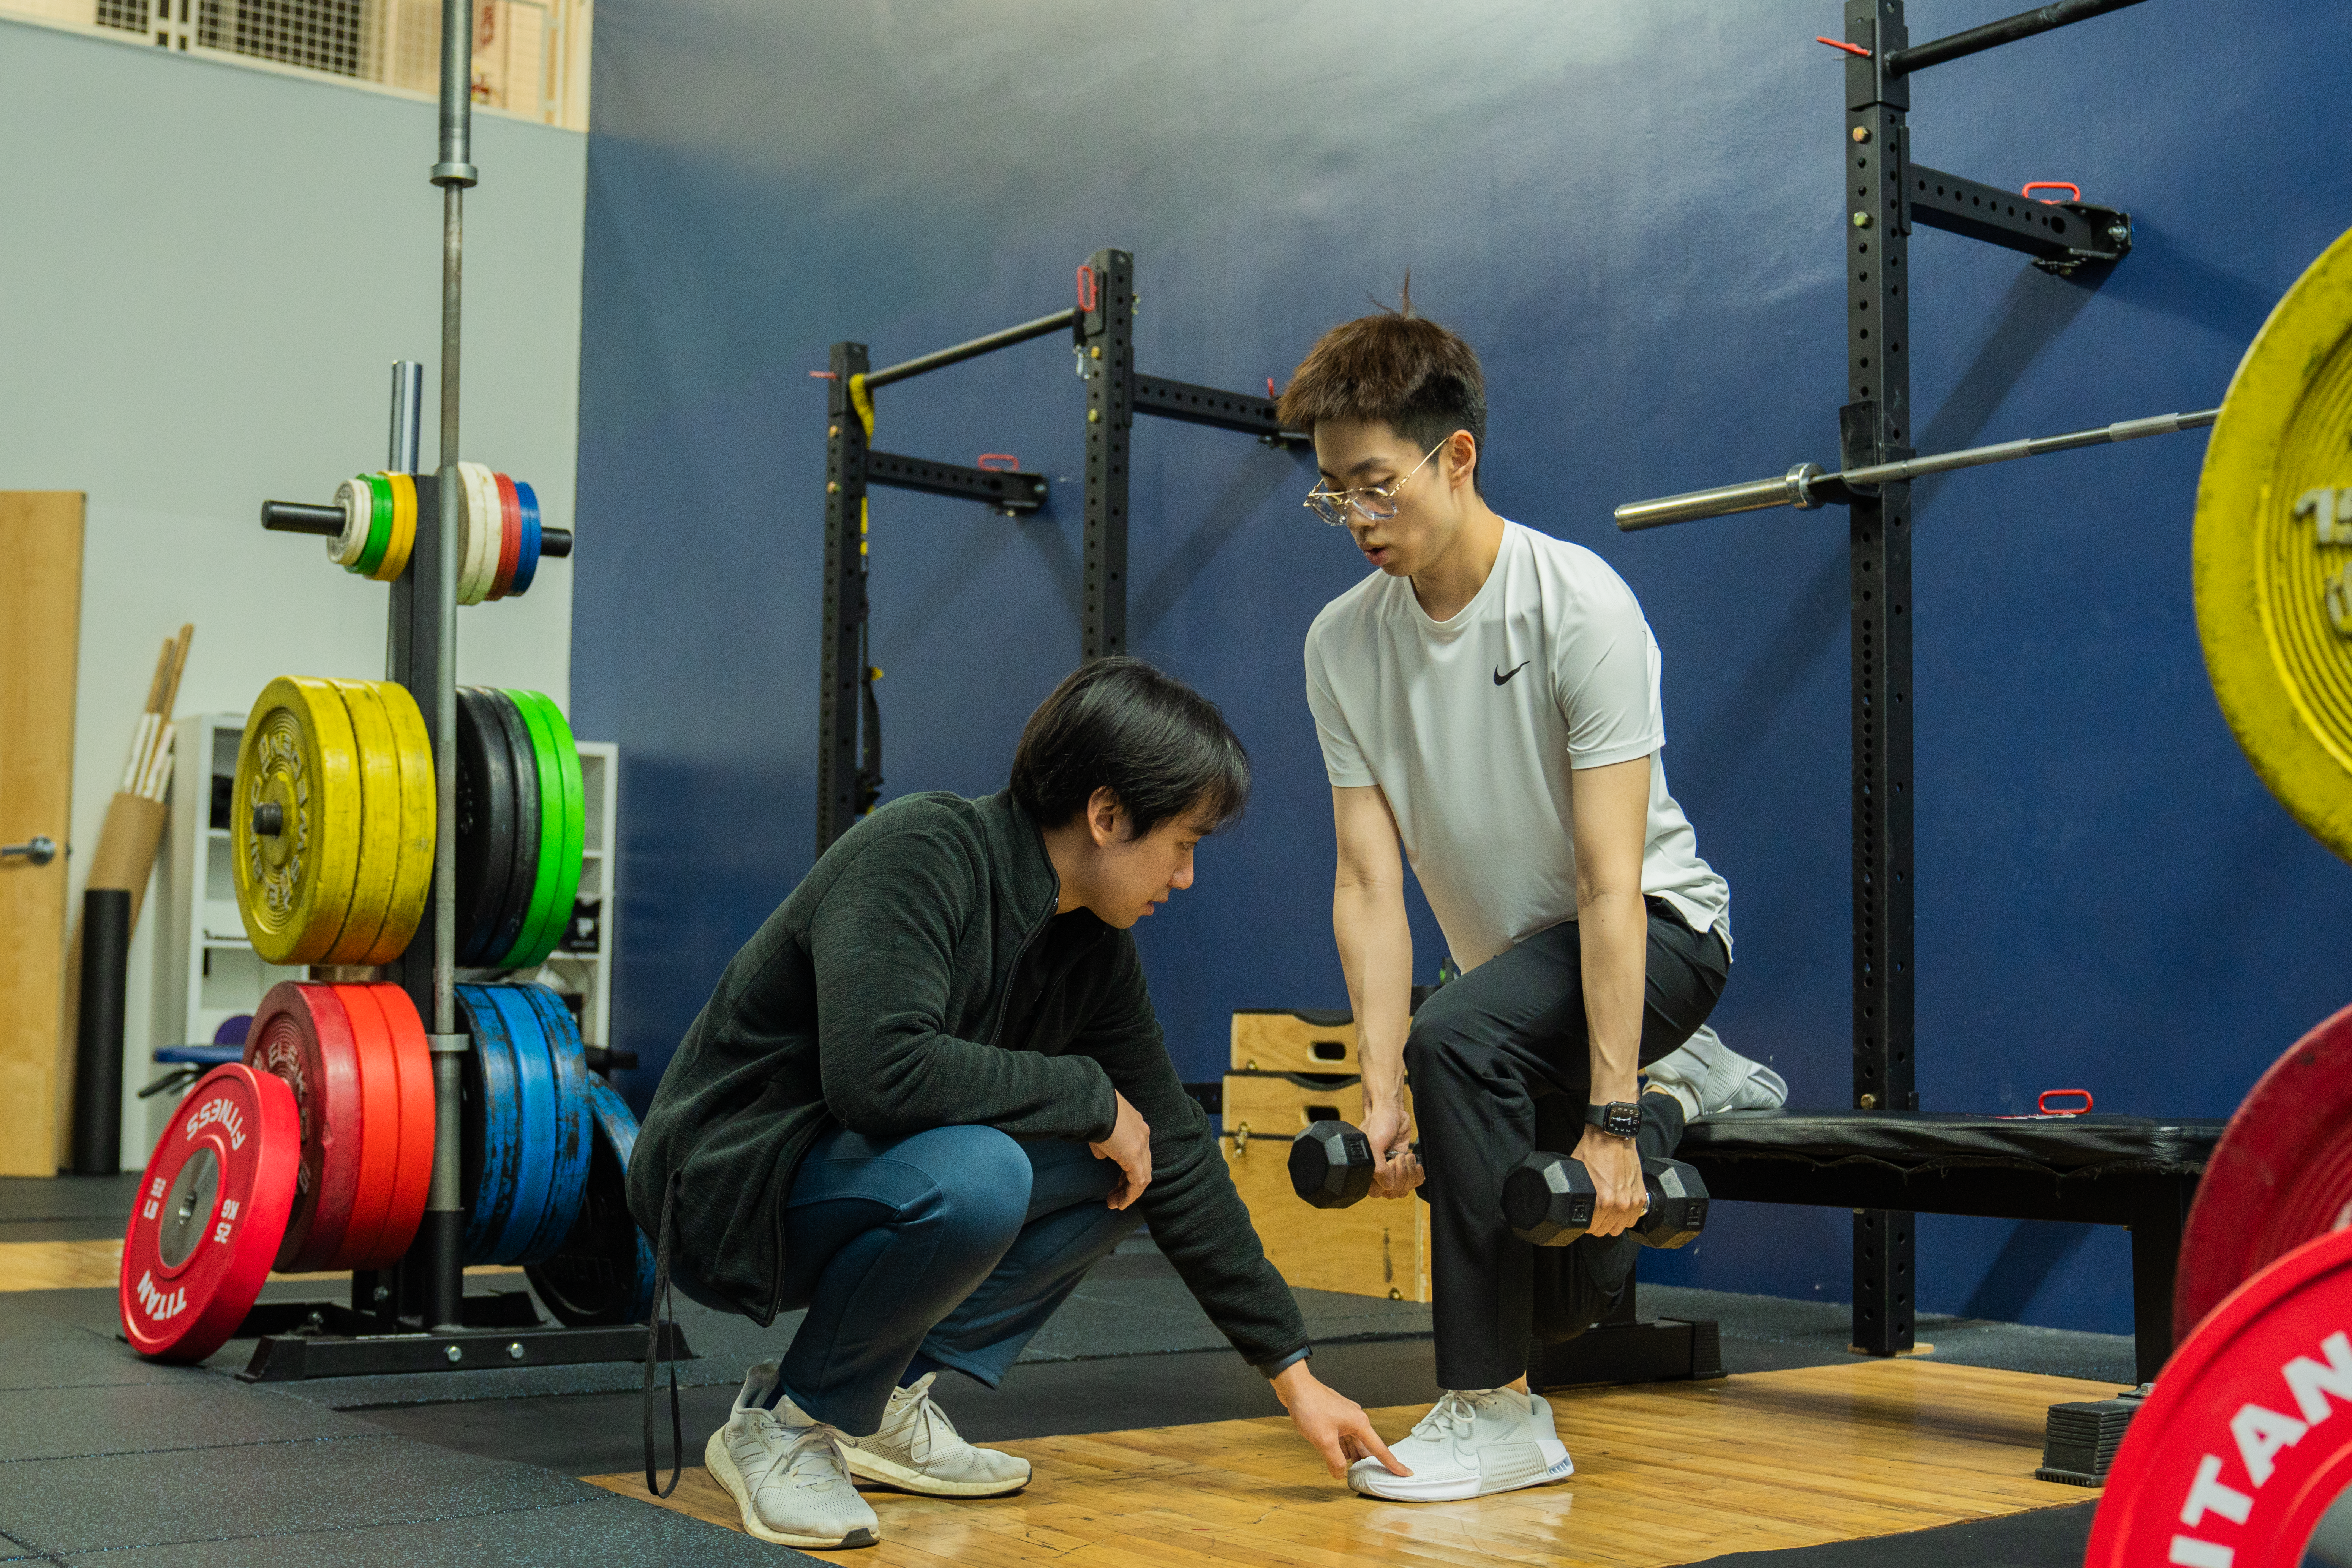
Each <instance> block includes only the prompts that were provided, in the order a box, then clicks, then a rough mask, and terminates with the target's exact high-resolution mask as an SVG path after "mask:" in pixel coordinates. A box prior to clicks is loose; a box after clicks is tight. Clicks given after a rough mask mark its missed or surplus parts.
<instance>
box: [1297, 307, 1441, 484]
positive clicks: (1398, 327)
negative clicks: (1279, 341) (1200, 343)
mask: <svg viewBox="0 0 2352 1568" xmlns="http://www.w3.org/2000/svg"><path fill="white" fill-rule="evenodd" d="M1373 303H1374V304H1379V303H1380V302H1379V301H1378V300H1374V301H1373ZM1276 416H1277V417H1278V418H1280V419H1281V421H1282V423H1283V426H1284V427H1285V428H1286V429H1291V430H1305V431H1307V432H1308V433H1309V434H1312V433H1313V431H1314V429H1315V426H1316V424H1317V422H1318V421H1319V420H1324V419H1362V420H1381V421H1384V422H1385V423H1386V424H1387V425H1388V426H1389V428H1390V429H1391V430H1394V431H1395V432H1396V433H1397V434H1398V435H1399V436H1402V437H1404V438H1405V439H1406V440H1408V441H1410V442H1412V444H1413V445H1414V446H1416V447H1421V448H1422V449H1423V450H1424V451H1426V450H1427V449H1428V448H1430V447H1434V446H1436V445H1437V444H1438V443H1439V442H1440V441H1443V440H1444V439H1445V438H1446V437H1449V436H1451V435H1453V434H1454V432H1455V431H1456V430H1467V431H1468V432H1470V439H1471V440H1472V441H1473V442H1475V444H1476V445H1477V447H1478V456H1479V458H1480V462H1479V464H1478V467H1477V468H1474V469H1472V470H1471V476H1470V477H1471V482H1472V483H1473V484H1474V485H1477V488H1478V489H1480V490H1481V491H1482V492H1483V490H1484V489H1485V488H1486V487H1485V486H1484V485H1480V484H1478V481H1479V480H1480V479H1483V478H1484V477H1485V470H1486V462H1485V460H1484V459H1485V458H1486V375H1485V374H1484V373H1483V372H1482V371H1480V370H1479V368H1478V355H1477V353H1476V351H1475V350H1473V349H1472V348H1471V346H1470V345H1469V344H1468V343H1466V342H1463V341H1462V340H1461V339H1460V338H1459V337H1456V336H1455V335H1454V333H1452V332H1450V331H1446V330H1445V329H1444V327H1441V326H1439V325H1438V324H1437V323H1436V322H1435V321H1430V320H1428V319H1427V318H1425V317H1423V316H1417V315H1415V314H1413V310H1412V273H1410V272H1408V273H1406V274H1405V279H1404V288H1403V289H1402V290H1401V291H1400V293H1399V296H1398V300H1397V307H1396V309H1394V310H1390V309H1388V308H1387V307H1386V306H1382V307H1381V311H1380V313H1379V314H1378V315H1372V316H1359V317H1358V318H1356V320H1354V321H1342V322H1341V323H1340V324H1339V325H1338V326H1336V327H1334V328H1332V329H1331V330H1330V331H1328V332H1326V333H1324V334H1323V336H1322V337H1321V338H1320V339H1318V340H1317V342H1316V344H1315V346H1314V347H1313V348H1312V349H1310V350H1308V351H1307V357H1306V358H1305V359H1304V360H1301V361H1300V362H1299V364H1298V369H1297V371H1295V372H1294V373H1292V374H1291V377H1290V385H1289V386H1288V387H1286V389H1284V391H1283V394H1282V400H1281V403H1280V405H1278V407H1277V408H1276Z"/></svg>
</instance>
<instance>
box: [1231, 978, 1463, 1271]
mask: <svg viewBox="0 0 2352 1568" xmlns="http://www.w3.org/2000/svg"><path fill="white" fill-rule="evenodd" d="M1285 1016H1286V1015H1285ZM1353 1045H1354V1041H1353V1040H1352V1039H1350V1040H1349V1046H1350V1047H1351V1048H1352V1047H1353ZM1223 1116H1224V1126H1225V1132H1224V1136H1223V1138H1222V1139H1220V1140H1219V1144H1220V1147H1222V1148H1223V1151H1224V1155H1225V1168H1226V1169H1227V1170H1229V1171H1231V1172H1232V1173H1233V1177H1234V1188H1235V1189H1236V1190H1237V1191H1238V1192H1240V1194H1241V1195H1242V1203H1243V1204H1244V1205H1245V1206H1246V1207H1247V1208H1248V1209H1249V1215H1250V1224H1251V1225H1252V1226H1255V1228H1256V1231H1257V1234H1258V1239H1259V1240H1260V1241H1261V1242H1263V1243H1264V1244H1265V1255H1266V1257H1267V1258H1268V1259H1270V1260H1271V1261H1272V1262H1273V1264H1274V1266H1275V1268H1276V1269H1277V1270H1278V1271H1279V1272H1280V1273H1281V1275H1282V1277H1283V1279H1286V1280H1287V1281H1288V1282H1289V1283H1290V1284H1292V1285H1293V1286H1296V1287H1298V1288H1300V1289H1309V1290H1339V1291H1344V1292H1345V1293H1347V1294H1349V1295H1351V1296H1381V1297H1385V1298H1387V1299H1388V1300H1395V1301H1426V1300H1429V1205H1427V1204H1424V1203H1423V1202H1422V1201H1421V1200H1420V1199H1419V1198H1417V1197H1414V1198H1405V1199H1394V1198H1381V1197H1368V1198H1366V1199H1364V1201H1363V1202H1361V1203H1360V1204H1357V1205H1353V1206H1352V1207H1349V1208H1344V1209H1318V1208H1317V1207H1315V1206H1314V1205H1311V1204H1308V1203H1306V1202H1304V1201H1302V1200H1301V1199H1300V1198H1299V1196H1298V1194H1297V1193H1294V1192H1292V1191H1291V1190H1290V1165H1289V1161H1290V1141H1291V1139H1292V1138H1293V1137H1295V1136H1297V1133H1299V1132H1300V1131H1303V1130H1304V1129H1305V1128H1306V1126H1307V1123H1308V1122H1309V1121H1332V1120H1338V1121H1347V1122H1350V1123H1354V1124H1357V1125H1361V1124H1362V1121H1363V1118H1364V1089H1363V1084H1362V1083H1361V1082H1360V1080H1359V1079H1355V1078H1352V1077H1330V1076H1324V1075H1310V1074H1305V1073H1286V1072H1237V1073H1230V1074H1228V1075H1226V1078H1225V1082H1224V1111H1223Z"/></svg>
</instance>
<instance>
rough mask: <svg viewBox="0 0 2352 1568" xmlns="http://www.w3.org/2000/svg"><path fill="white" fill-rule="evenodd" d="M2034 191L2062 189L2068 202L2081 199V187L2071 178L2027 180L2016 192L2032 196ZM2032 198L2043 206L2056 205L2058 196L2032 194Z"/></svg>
mask: <svg viewBox="0 0 2352 1568" xmlns="http://www.w3.org/2000/svg"><path fill="white" fill-rule="evenodd" d="M2036 191H2063V192H2065V193H2066V199H2067V200H2068V201H2070V202H2079V201H2081V200H2082V199H2083V187H2082V186H2080V185H2078V184H2075V183H2074V181H2072V180H2029V181H2028V182H2026V184H2023V185H2022V186H2021V187H2020V188H2019V190H2018V193H2017V194H2018V195H2021V196H2032V195H2033V193H2034V192H2036ZM2033 199H2034V200H2035V201H2038V202H2040V203H2042V205H2044V206H2056V205H2058V198H2057V197H2055V196H2033Z"/></svg>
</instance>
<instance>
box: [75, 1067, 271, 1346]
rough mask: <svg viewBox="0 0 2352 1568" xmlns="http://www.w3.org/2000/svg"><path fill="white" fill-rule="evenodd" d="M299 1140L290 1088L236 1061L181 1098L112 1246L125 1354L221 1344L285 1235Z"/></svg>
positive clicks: (248, 1303) (233, 1329) (264, 1276)
mask: <svg viewBox="0 0 2352 1568" xmlns="http://www.w3.org/2000/svg"><path fill="white" fill-rule="evenodd" d="M301 1143H302V1121H301V1117H300V1115H299V1113H298V1112H297V1111H296V1110H295V1107H294V1092H293V1090H291V1089H289V1088H287V1086H286V1084H285V1081H284V1080H283V1079H278V1078H276V1077H273V1076H272V1075H270V1074H268V1073H265V1072H257V1071H255V1070H254V1069H253V1068H249V1067H247V1066H246V1065H244V1064H243V1063H241V1062H229V1063H225V1064H223V1065H222V1066H220V1067H216V1068H213V1070H212V1071H210V1072H208V1073H206V1074H205V1077H204V1079H203V1080H202V1081H201V1082H199V1083H198V1084H197V1085H196V1087H195V1088H194V1089H192V1090H191V1091H189V1093H188V1095H187V1097H186V1098H185V1099H184V1100H181V1101H180V1106H179V1109H178V1110H175V1111H173V1114H172V1125H171V1126H170V1127H169V1128H168V1129H166V1130H165V1131H164V1133H163V1138H162V1139H161V1140H160V1141H159V1142H157V1143H156V1145H155V1152H154V1153H153V1154H152V1155H151V1156H149V1158H148V1161H147V1169H146V1172H145V1173H144V1174H143V1175H142V1177H141V1178H140V1184H139V1199H138V1202H139V1206H138V1207H137V1208H135V1209H133V1210H132V1211H131V1227H130V1229H129V1231H127V1232H126V1233H125V1234H124V1236H123V1238H122V1275H121V1288H120V1290H119V1298H120V1303H121V1312H122V1333H123V1337H124V1338H125V1339H126V1340H128V1341H129V1342H130V1343H131V1349H133V1350H135V1351H137V1352H139V1353H140V1354H142V1355H145V1356H153V1357H155V1358H157V1359H158V1360H163V1361H177V1362H196V1361H202V1360H204V1359H205V1357H206V1356H208V1355H210V1354H212V1353H213V1352H215V1351H216V1350H218V1349H220V1347H221V1346H222V1345H223V1344H225V1343H226V1342H228V1338H229V1336H230V1335H231V1334H233V1333H235V1332H236V1326H237V1324H238V1323H240V1322H242V1321H244V1319H245V1314H246V1312H247V1310H248V1309H249V1308H251V1307H252V1305H253V1302H254V1299H255V1298H256V1297H257V1296H258V1295H260V1294H261V1285H262V1281H263V1280H265V1279H268V1277H269V1261H270V1259H271V1258H275V1257H276V1256H277V1255H278V1243H279V1242H280V1240H281V1239H283V1237H284V1236H285V1234H286V1220H287V1216H288V1215H289V1214H290V1213H291V1212H292V1209H293V1204H294V1187H295V1180H296V1176H297V1174H298V1173H299V1171H300V1169H301V1164H302V1150H301Z"/></svg>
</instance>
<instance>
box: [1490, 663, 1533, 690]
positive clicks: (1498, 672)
mask: <svg viewBox="0 0 2352 1568" xmlns="http://www.w3.org/2000/svg"><path fill="white" fill-rule="evenodd" d="M1534 662H1535V660H1533V659H1531V658H1523V659H1521V660H1519V662H1518V663H1517V664H1515V665H1513V666H1512V667H1511V675H1517V674H1518V672H1519V671H1521V670H1523V669H1525V668H1527V667H1528V666H1529V665H1531V664H1533V663H1534ZM1511 675H1505V674H1504V673H1503V667H1502V666H1501V665H1499V664H1498V665H1496V667H1495V684H1496V685H1497V686H1507V685H1509V684H1510V680H1511Z"/></svg>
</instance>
